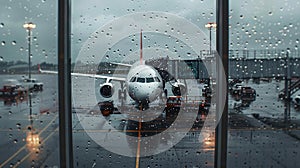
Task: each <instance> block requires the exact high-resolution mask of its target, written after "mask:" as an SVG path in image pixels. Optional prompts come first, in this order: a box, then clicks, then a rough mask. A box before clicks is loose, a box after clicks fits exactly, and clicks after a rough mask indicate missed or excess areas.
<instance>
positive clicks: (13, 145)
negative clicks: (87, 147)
mask: <svg viewBox="0 0 300 168" xmlns="http://www.w3.org/2000/svg"><path fill="white" fill-rule="evenodd" d="M0 10H1V14H0V20H1V21H0V39H1V45H0V109H1V110H0V111H1V113H0V130H1V131H0V137H1V142H0V151H1V155H0V167H59V158H58V156H59V148H58V139H59V138H58V111H57V109H58V108H57V106H58V104H57V98H58V97H57V82H56V81H57V76H56V75H48V74H40V73H39V71H38V67H41V68H42V69H43V70H56V65H57V55H56V52H57V47H56V46H57V45H56V43H57V33H56V31H57V30H56V27H57V23H56V20H57V4H56V1H45V0H33V1H23V0H16V1H2V2H1V6H0Z"/></svg>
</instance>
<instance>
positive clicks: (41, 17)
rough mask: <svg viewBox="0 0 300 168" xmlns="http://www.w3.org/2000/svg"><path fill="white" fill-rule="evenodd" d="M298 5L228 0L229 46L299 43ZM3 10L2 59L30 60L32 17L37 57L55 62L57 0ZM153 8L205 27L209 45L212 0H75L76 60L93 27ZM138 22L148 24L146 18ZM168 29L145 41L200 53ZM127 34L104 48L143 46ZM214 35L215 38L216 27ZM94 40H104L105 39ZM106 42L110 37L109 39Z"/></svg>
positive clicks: (28, 0) (15, 0)
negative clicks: (27, 24) (28, 24)
mask: <svg viewBox="0 0 300 168" xmlns="http://www.w3.org/2000/svg"><path fill="white" fill-rule="evenodd" d="M299 9H300V2H298V0H264V1H261V0H246V1H245V0H232V1H230V48H231V49H249V50H253V49H255V50H261V49H286V48H291V49H298V45H299V38H300V37H299V26H300V25H299V24H300V18H299V16H300V10H299ZM0 10H1V13H0V40H1V45H0V61H12V60H22V61H27V60H28V51H27V43H26V42H27V41H26V38H27V33H26V31H25V29H24V28H23V27H22V25H23V24H24V23H25V22H28V21H32V22H34V23H36V25H37V27H36V29H34V30H33V43H32V55H33V56H32V61H33V63H34V64H36V63H41V62H44V61H46V62H51V63H56V62H57V56H56V52H57V36H56V34H57V33H56V28H57V4H56V1H54V0H1V6H0ZM149 11H158V12H166V13H171V14H173V15H174V16H175V17H176V16H178V18H180V19H185V20H186V21H187V22H190V23H191V24H194V25H195V26H197V27H198V29H199V30H201V31H202V35H201V36H199V37H200V39H199V43H201V44H200V45H199V47H200V48H201V49H206V50H209V43H208V38H209V31H208V30H207V29H206V28H205V27H204V24H205V23H207V22H212V21H215V11H216V9H215V3H214V1H212V0H184V1H183V0H164V1H161V0H76V1H73V2H72V61H73V62H74V61H75V60H76V58H77V56H78V55H79V53H80V51H81V50H82V48H84V47H85V48H86V47H87V46H86V44H87V41H89V40H90V39H91V37H92V36H94V35H95V32H97V31H99V30H101V29H102V28H103V27H105V26H106V27H109V26H108V25H109V24H114V25H113V26H114V28H112V30H111V31H112V32H111V34H114V33H113V31H114V30H115V27H117V26H120V25H117V26H116V24H119V23H120V22H116V20H117V19H120V18H121V19H122V18H123V17H124V16H127V15H134V14H135V13H140V12H149ZM180 19H179V20H180ZM170 22H174V19H173V20H171V19H170ZM137 23H141V24H144V23H143V22H142V21H139V22H137ZM182 23H184V22H182ZM125 24H126V23H125ZM164 26H167V25H164ZM175 29H176V30H177V31H179V30H180V33H183V32H187V34H188V31H187V30H184V26H183V25H180V24H178V26H176V28H175ZM149 30H150V29H149ZM98 33H99V32H98ZM100 33H101V32H100ZM168 33H169V32H166V33H165V34H162V33H161V32H160V31H158V32H152V33H151V32H145V36H146V37H145V45H144V47H145V46H146V47H147V46H150V47H151V48H154V49H155V50H159V52H160V53H167V54H170V55H172V54H173V55H174V51H177V52H175V55H176V54H177V55H181V56H182V57H184V56H186V55H188V54H187V53H190V54H192V55H193V54H195V55H197V53H193V51H192V50H191V47H190V46H188V43H186V42H185V40H184V39H178V38H183V37H184V35H182V36H181V37H177V38H176V37H174V36H172V37H171V38H170V37H168ZM126 36H127V37H128V38H126ZM126 36H125V35H124V37H123V38H121V39H119V42H117V43H114V44H109V45H112V48H109V47H108V46H109V45H107V46H98V47H99V48H101V50H104V51H107V52H105V54H106V55H107V54H108V55H109V56H111V55H124V54H125V55H126V54H128V55H134V53H136V51H137V50H138V48H139V47H138V43H139V36H138V34H136V35H135V36H133V34H128V35H126ZM99 37H101V35H99ZM212 37H213V44H214V42H215V41H214V38H215V32H214V31H213V34H212ZM95 40H96V41H97V40H98V41H101V40H102V41H103V40H104V41H105V40H107V39H102V38H98V39H95ZM108 40H109V38H108ZM176 41H177V42H176ZM178 41H179V42H178ZM105 42H106V43H109V41H105ZM166 44H167V46H166ZM130 45H132V46H130ZM197 45H198V44H197ZM182 46H183V47H182ZM128 48H130V49H132V52H131V53H129V52H128V50H126V49H128ZM118 49H119V50H118ZM197 50H198V48H197ZM196 52H198V51H196ZM99 53H101V52H99ZM162 55H163V54H162ZM104 57H105V56H104ZM105 58H106V57H105ZM115 58H117V56H116V57H115ZM95 61H97V60H95Z"/></svg>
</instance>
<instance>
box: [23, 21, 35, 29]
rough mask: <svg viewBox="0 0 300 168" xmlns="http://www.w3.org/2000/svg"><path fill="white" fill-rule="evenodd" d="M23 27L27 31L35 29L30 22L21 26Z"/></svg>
mask: <svg viewBox="0 0 300 168" xmlns="http://www.w3.org/2000/svg"><path fill="white" fill-rule="evenodd" d="M23 27H24V28H25V29H27V30H31V29H34V28H35V27H36V25H35V24H34V23H32V22H28V23H25V24H23Z"/></svg>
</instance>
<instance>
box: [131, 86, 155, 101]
mask: <svg viewBox="0 0 300 168" xmlns="http://www.w3.org/2000/svg"><path fill="white" fill-rule="evenodd" d="M159 90H160V89H151V88H143V87H135V88H130V87H129V96H130V97H131V98H132V99H133V100H135V101H139V102H148V103H150V102H152V101H154V100H155V99H157V98H158V96H159V93H160V91H159Z"/></svg>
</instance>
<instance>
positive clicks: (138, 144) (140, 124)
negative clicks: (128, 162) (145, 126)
mask: <svg viewBox="0 0 300 168" xmlns="http://www.w3.org/2000/svg"><path fill="white" fill-rule="evenodd" d="M141 129H142V121H141V118H139V129H138V141H137V149H136V160H135V168H139V164H140V152H141Z"/></svg>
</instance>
